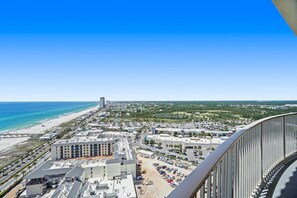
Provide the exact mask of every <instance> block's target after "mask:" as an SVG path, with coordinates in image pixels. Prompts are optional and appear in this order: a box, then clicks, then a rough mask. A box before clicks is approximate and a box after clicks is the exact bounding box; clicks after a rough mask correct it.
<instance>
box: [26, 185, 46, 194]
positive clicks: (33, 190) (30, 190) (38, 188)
mask: <svg viewBox="0 0 297 198" xmlns="http://www.w3.org/2000/svg"><path fill="white" fill-rule="evenodd" d="M26 189H27V194H28V195H36V194H42V193H43V185H42V184H35V185H27V186H26Z"/></svg>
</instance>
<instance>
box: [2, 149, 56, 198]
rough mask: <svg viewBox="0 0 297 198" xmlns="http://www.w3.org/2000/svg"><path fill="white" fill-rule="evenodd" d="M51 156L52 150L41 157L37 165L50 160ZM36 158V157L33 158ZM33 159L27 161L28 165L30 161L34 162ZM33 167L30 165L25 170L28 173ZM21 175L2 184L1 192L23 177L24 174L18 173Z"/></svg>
mask: <svg viewBox="0 0 297 198" xmlns="http://www.w3.org/2000/svg"><path fill="white" fill-rule="evenodd" d="M49 158H50V152H47V153H46V154H45V155H44V157H41V158H39V159H38V160H37V162H36V166H38V165H39V164H41V163H42V162H44V161H46V160H48V159H49ZM33 160H34V159H33ZM33 160H31V161H29V162H28V163H26V165H28V164H29V163H31V162H33ZM31 170H32V169H29V168H28V167H27V168H25V169H24V171H26V173H25V174H27V173H28V172H30V171H31ZM18 175H19V177H18V178H11V179H10V180H8V181H7V182H6V183H5V184H3V185H2V186H0V192H1V191H3V190H5V189H7V188H8V187H9V186H11V185H12V184H14V182H15V181H16V180H18V179H20V178H22V174H21V173H19V174H18Z"/></svg>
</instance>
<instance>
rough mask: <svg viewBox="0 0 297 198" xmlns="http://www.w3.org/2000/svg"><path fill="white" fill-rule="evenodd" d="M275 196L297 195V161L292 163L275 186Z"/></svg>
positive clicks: (278, 197) (294, 196) (293, 197)
mask: <svg viewBox="0 0 297 198" xmlns="http://www.w3.org/2000/svg"><path fill="white" fill-rule="evenodd" d="M272 197H273V198H296V197H297V161H295V162H294V163H292V164H291V165H290V166H289V167H288V168H287V169H286V170H285V171H284V173H283V174H282V175H281V177H280V179H279V181H278V183H277V184H276V186H275V189H274V192H273V195H272Z"/></svg>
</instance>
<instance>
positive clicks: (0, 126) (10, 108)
mask: <svg viewBox="0 0 297 198" xmlns="http://www.w3.org/2000/svg"><path fill="white" fill-rule="evenodd" d="M96 105H98V103H97V102H0V132H4V131H11V130H18V129H23V128H27V127H30V126H34V125H37V124H40V123H42V122H44V121H46V120H49V119H53V118H57V117H60V116H62V115H66V114H70V113H74V112H78V111H82V110H86V109H88V108H91V107H95V106H96Z"/></svg>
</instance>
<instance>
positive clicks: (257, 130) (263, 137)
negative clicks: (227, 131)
mask: <svg viewBox="0 0 297 198" xmlns="http://www.w3.org/2000/svg"><path fill="white" fill-rule="evenodd" d="M296 137H297V113H290V114H285V115H279V116H273V117H269V118H265V119H262V120H259V121H257V122H254V123H252V124H251V125H249V126H247V127H246V128H244V129H242V130H240V131H238V132H236V133H235V134H233V135H232V136H231V137H230V138H229V139H228V140H226V141H225V142H224V143H223V144H221V145H220V146H219V147H217V148H216V150H215V151H214V152H213V153H212V154H210V156H209V157H207V158H206V159H205V161H204V162H202V163H201V164H200V165H199V166H198V167H197V168H196V169H195V170H194V171H193V172H192V173H191V174H190V175H189V176H188V177H187V178H186V179H185V180H184V181H183V182H182V183H181V184H180V185H179V186H178V187H177V188H176V189H175V190H174V191H173V192H172V193H171V194H170V195H169V196H168V198H198V197H200V198H202V197H203V198H204V197H207V198H231V197H235V198H246V197H253V196H255V195H256V193H257V190H258V189H259V187H260V185H261V183H262V181H263V179H264V178H265V177H266V175H267V174H268V173H269V172H270V171H271V170H272V169H273V168H274V167H275V166H276V165H277V164H278V163H279V162H281V161H283V160H284V159H286V158H287V157H289V156H291V155H292V154H294V153H295V152H296V151H297V148H296V146H297V144H296V143H297V142H296Z"/></svg>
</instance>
